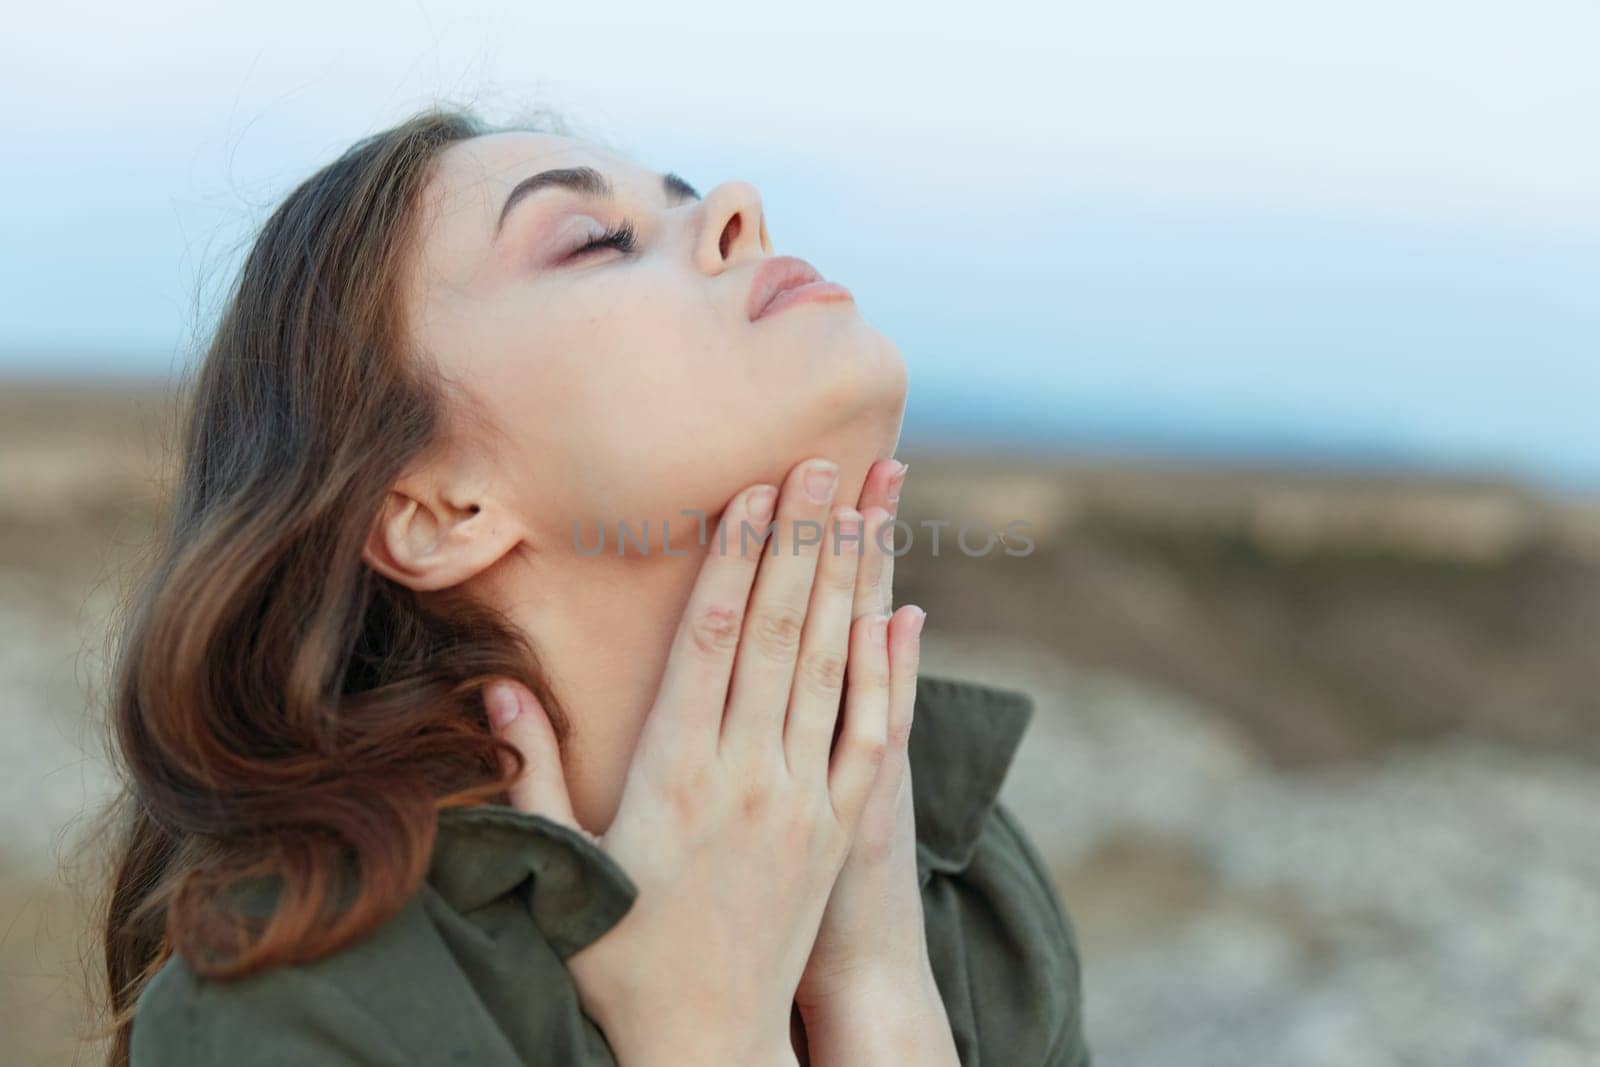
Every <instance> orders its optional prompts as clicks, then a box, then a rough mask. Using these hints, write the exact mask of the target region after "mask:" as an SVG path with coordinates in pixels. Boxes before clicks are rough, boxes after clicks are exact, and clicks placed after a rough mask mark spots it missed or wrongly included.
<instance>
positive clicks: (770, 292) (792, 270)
mask: <svg viewBox="0 0 1600 1067" xmlns="http://www.w3.org/2000/svg"><path fill="white" fill-rule="evenodd" d="M823 280H825V279H824V278H823V277H822V274H821V273H820V272H819V271H818V270H817V268H815V267H813V266H812V265H811V264H809V263H807V262H806V261H805V260H803V259H801V258H800V257H799V256H773V257H772V258H771V259H768V260H765V261H763V262H762V264H761V266H760V267H758V268H756V273H755V277H754V278H752V279H751V280H750V299H749V301H748V302H747V304H746V310H747V311H748V312H749V315H750V321H751V322H754V321H755V320H756V319H758V318H760V317H761V313H762V312H763V311H765V310H766V309H767V305H768V304H770V303H772V301H773V299H774V298H775V297H777V295H778V294H779V293H782V292H784V291H785V290H788V289H796V288H799V287H800V286H802V285H809V284H810V283H811V282H820V281H823Z"/></svg>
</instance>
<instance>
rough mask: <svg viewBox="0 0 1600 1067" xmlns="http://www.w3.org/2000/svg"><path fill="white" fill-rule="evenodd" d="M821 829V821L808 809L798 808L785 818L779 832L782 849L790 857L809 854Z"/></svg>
mask: <svg viewBox="0 0 1600 1067" xmlns="http://www.w3.org/2000/svg"><path fill="white" fill-rule="evenodd" d="M821 829H822V826H821V821H820V820H819V819H818V817H817V815H816V813H815V812H813V811H811V810H810V809H807V808H800V809H797V810H795V811H793V812H791V813H790V814H789V815H787V816H785V818H784V820H783V827H782V830H781V831H780V832H781V834H782V840H783V844H784V848H785V849H786V850H787V851H788V852H789V853H790V854H791V855H794V854H797V853H798V854H805V853H809V852H810V851H811V848H812V845H813V843H814V842H815V841H816V839H817V836H818V834H819V833H820V832H821Z"/></svg>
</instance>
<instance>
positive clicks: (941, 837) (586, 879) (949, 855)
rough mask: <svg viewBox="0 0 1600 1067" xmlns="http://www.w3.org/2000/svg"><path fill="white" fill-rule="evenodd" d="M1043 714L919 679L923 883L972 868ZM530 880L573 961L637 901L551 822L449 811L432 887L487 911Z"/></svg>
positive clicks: (619, 875)
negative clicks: (1026, 739)
mask: <svg viewBox="0 0 1600 1067" xmlns="http://www.w3.org/2000/svg"><path fill="white" fill-rule="evenodd" d="M1033 707H1034V704H1033V699H1032V698H1031V697H1030V696H1028V695H1027V694H1026V693H1023V692H1020V691H1017V690H1012V689H1002V688H998V687H995V686H988V685H980V684H978V683H975V682H964V681H959V680H956V679H953V678H945V677H938V676H934V675H929V674H922V675H920V676H919V677H918V679H917V697H916V704H915V706H914V709H913V717H912V723H911V737H910V739H909V740H908V742H907V745H908V750H907V751H908V754H909V759H910V764H911V787H912V804H913V807H914V809H915V813H916V825H917V877H918V881H919V884H926V883H927V881H928V879H929V878H930V877H931V875H932V873H933V872H934V871H940V872H945V873H953V872H956V871H960V870H962V869H963V868H965V867H966V865H967V863H968V862H969V861H970V860H971V858H972V853H973V850H974V848H976V846H977V842H978V837H979V835H980V834H981V833H982V831H983V826H984V824H985V823H986V822H987V821H988V818H989V813H990V811H991V810H992V809H993V808H994V805H995V803H996V801H997V799H998V798H999V793H1000V786H1001V784H1002V783H1003V782H1004V781H1005V777H1006V773H1007V771H1009V770H1010V767H1011V763H1012V760H1013V758H1014V757H1015V755H1016V751H1017V746H1018V745H1019V744H1020V743H1021V741H1022V735H1023V734H1024V733H1025V732H1026V731H1027V728H1028V724H1029V722H1030V721H1031V719H1032V716H1033ZM530 878H531V883H530V886H529V890H528V899H527V903H528V908H529V910H530V911H531V912H532V913H533V917H534V920H535V922H536V923H537V924H538V925H539V927H540V929H541V930H542V931H543V933H544V934H545V936H546V937H547V938H548V939H549V940H550V942H551V945H552V947H553V948H554V949H555V951H556V952H557V954H558V955H559V956H560V957H561V958H562V959H563V960H565V959H566V958H567V957H568V956H569V955H571V954H572V953H574V952H576V951H578V950H579V949H581V948H583V947H584V946H585V945H587V944H589V943H590V942H591V941H593V940H595V939H596V938H598V937H599V936H600V935H601V934H603V933H605V932H606V930H608V929H610V928H611V926H612V925H614V924H615V923H616V922H618V921H619V920H620V919H621V918H622V916H623V914H624V913H625V912H627V910H628V908H629V907H630V906H631V905H632V904H633V901H634V899H635V898H636V897H637V895H638V889H637V887H636V886H635V885H634V883H633V881H632V879H630V878H629V877H628V875H627V873H626V872H625V871H624V870H623V869H622V867H621V866H620V865H619V864H618V863H617V862H616V861H615V860H613V859H612V858H611V857H610V856H609V855H608V854H606V853H605V852H604V851H603V850H601V849H600V848H599V847H597V846H596V845H595V844H594V843H593V842H591V841H589V840H588V839H587V838H586V837H584V836H583V835H582V834H579V833H577V832H576V831H574V830H572V829H570V828H568V827H566V826H563V825H561V824H560V823H557V822H555V821H553V820H551V819H548V818H545V817H544V816H542V815H530V814H526V813H524V812H519V811H517V810H515V809H513V808H510V807H506V806H504V805H498V804H479V805H473V806H470V807H463V808H451V809H447V810H445V811H442V812H441V813H440V815H439V830H438V837H437V839H436V841H435V845H434V851H433V858H432V862H431V865H430V867H429V871H428V882H429V883H430V884H431V885H432V886H433V888H434V889H435V890H437V891H438V892H439V894H440V895H441V896H443V897H444V899H445V901H446V902H447V903H449V904H450V906H451V907H453V908H455V909H456V910H457V911H461V912H468V911H472V910H475V909H477V908H481V907H483V906H485V905H487V904H489V903H491V902H493V901H495V900H497V899H499V898H500V897H502V896H504V895H505V894H507V893H509V892H510V891H511V890H513V889H515V888H517V887H518V886H519V885H521V884H522V883H523V882H525V881H529V880H530Z"/></svg>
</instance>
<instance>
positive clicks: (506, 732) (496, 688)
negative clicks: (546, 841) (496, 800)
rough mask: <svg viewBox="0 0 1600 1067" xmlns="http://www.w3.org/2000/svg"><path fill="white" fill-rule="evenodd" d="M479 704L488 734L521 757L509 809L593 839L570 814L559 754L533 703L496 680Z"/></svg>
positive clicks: (526, 693)
mask: <svg viewBox="0 0 1600 1067" xmlns="http://www.w3.org/2000/svg"><path fill="white" fill-rule="evenodd" d="M483 701H484V705H485V707H486V708H487V709H488V712H489V726H490V728H491V729H492V730H493V731H494V735H495V736H496V737H498V738H500V739H501V740H502V741H509V742H511V744H512V745H513V746H515V747H516V749H517V750H518V751H519V752H521V753H522V761H523V768H522V775H521V777H519V778H518V779H517V780H516V781H515V782H513V783H512V784H511V788H510V793H511V806H512V807H514V808H516V809H517V810H518V811H523V812H527V813H528V814H530V815H543V816H545V817H546V818H548V819H552V820H554V821H555V822H558V823H561V824H563V825H565V826H570V827H572V828H573V829H575V830H578V831H580V832H582V833H583V834H584V835H585V836H587V837H589V838H590V840H593V835H591V834H589V833H588V831H585V830H583V828H582V827H580V826H579V825H578V819H577V817H576V816H575V815H573V813H572V798H571V797H570V796H569V795H568V793H567V780H566V777H565V775H563V774H562V770H561V749H560V746H559V745H557V744H556V734H555V729H554V728H553V727H552V726H551V725H550V719H549V718H548V717H547V716H546V715H545V713H544V708H543V706H541V705H540V703H539V699H538V698H537V697H535V696H534V695H533V693H532V692H531V691H530V690H529V689H528V687H527V686H525V685H522V684H521V683H519V682H514V681H510V680H508V679H497V680H495V681H493V682H490V683H489V685H488V686H487V687H485V689H484V693H483ZM509 762H510V760H509V757H508V758H507V763H509Z"/></svg>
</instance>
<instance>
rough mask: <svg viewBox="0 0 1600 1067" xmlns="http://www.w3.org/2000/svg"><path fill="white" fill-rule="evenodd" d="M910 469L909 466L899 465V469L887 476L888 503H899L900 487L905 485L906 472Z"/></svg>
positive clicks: (906, 464)
mask: <svg viewBox="0 0 1600 1067" xmlns="http://www.w3.org/2000/svg"><path fill="white" fill-rule="evenodd" d="M897 462H898V461H897ZM910 469H911V464H909V463H901V464H900V469H899V470H897V471H895V472H894V473H893V474H892V475H890V476H889V503H891V504H895V503H899V501H900V487H901V486H902V485H905V484H906V471H908V470H910Z"/></svg>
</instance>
